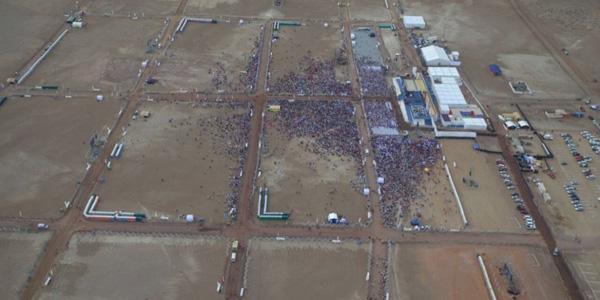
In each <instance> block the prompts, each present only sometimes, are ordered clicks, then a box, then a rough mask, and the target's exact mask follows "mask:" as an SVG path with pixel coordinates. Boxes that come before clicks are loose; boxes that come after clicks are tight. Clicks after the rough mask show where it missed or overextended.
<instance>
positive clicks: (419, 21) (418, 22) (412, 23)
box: [402, 16, 427, 29]
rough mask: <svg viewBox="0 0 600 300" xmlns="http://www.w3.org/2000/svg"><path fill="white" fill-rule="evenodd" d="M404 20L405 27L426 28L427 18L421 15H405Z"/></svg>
mask: <svg viewBox="0 0 600 300" xmlns="http://www.w3.org/2000/svg"><path fill="white" fill-rule="evenodd" d="M402 22H404V28H409V29H410V28H416V29H425V27H426V26H427V24H426V23H425V19H423V17H421V16H404V17H403V18H402Z"/></svg>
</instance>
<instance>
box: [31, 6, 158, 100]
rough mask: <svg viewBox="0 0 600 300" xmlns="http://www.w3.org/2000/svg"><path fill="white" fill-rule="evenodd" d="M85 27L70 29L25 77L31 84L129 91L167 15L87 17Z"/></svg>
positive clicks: (74, 88)
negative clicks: (149, 17)
mask: <svg viewBox="0 0 600 300" xmlns="http://www.w3.org/2000/svg"><path fill="white" fill-rule="evenodd" d="M84 23H85V24H86V27H85V28H73V29H69V33H67V35H66V36H65V37H64V38H63V40H62V41H61V42H60V43H59V44H58V45H57V46H56V48H55V49H54V50H53V51H52V53H51V54H50V55H49V56H48V57H47V58H46V59H45V60H44V61H43V62H42V63H41V64H40V66H39V67H38V68H37V69H36V70H35V72H33V74H32V75H31V77H30V78H29V79H27V81H25V84H26V85H28V86H34V85H58V86H59V88H61V89H64V88H70V89H72V90H85V91H91V89H92V86H93V87H94V88H100V89H102V90H103V92H106V91H112V90H114V89H117V90H119V91H127V90H128V89H130V88H132V87H133V85H134V84H135V82H136V80H137V78H138V72H139V70H140V68H141V67H142V61H144V60H146V59H148V57H150V55H151V54H149V53H146V48H147V47H146V43H147V41H148V40H149V39H152V40H154V39H155V38H156V37H157V36H158V34H160V33H161V31H162V29H163V27H164V26H165V24H164V19H138V20H132V19H128V18H105V17H90V16H88V17H86V18H85V21H84Z"/></svg>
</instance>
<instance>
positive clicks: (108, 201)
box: [95, 102, 250, 224]
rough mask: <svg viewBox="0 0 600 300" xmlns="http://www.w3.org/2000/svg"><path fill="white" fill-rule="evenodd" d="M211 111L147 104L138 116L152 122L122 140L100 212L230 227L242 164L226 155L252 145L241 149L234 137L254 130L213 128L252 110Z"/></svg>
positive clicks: (132, 128)
mask: <svg viewBox="0 0 600 300" xmlns="http://www.w3.org/2000/svg"><path fill="white" fill-rule="evenodd" d="M210 105H211V107H204V106H203V105H202V104H201V105H193V106H192V105H190V104H175V103H166V102H161V103H152V102H146V103H144V104H142V105H141V106H140V107H139V108H138V111H140V112H141V111H148V112H150V114H151V116H150V117H149V118H148V119H138V120H131V122H130V123H129V127H128V128H126V130H127V134H126V135H125V136H124V137H123V139H122V140H121V143H123V144H124V146H123V154H122V155H121V157H120V158H118V159H113V160H112V166H111V167H112V170H105V171H104V174H103V178H104V180H105V183H103V184H99V185H97V186H96V188H95V193H96V194H97V195H98V196H100V201H101V203H100V205H99V209H100V210H103V211H115V210H121V211H130V212H143V213H146V215H147V217H148V218H149V219H150V220H151V221H156V220H159V219H160V217H161V216H166V217H168V218H169V220H177V218H178V217H179V216H180V215H181V214H193V215H194V216H195V217H200V218H204V219H205V222H206V223H207V224H222V223H225V222H226V221H227V220H228V218H226V217H224V215H223V214H224V213H226V212H228V203H229V202H228V201H227V199H228V198H227V195H228V194H235V197H239V195H237V193H236V192H235V191H233V189H232V187H231V186H230V178H231V177H233V176H239V173H240V169H239V168H240V166H239V164H240V163H239V162H238V160H237V158H236V159H234V158H233V157H232V156H231V155H225V154H224V152H225V153H226V152H227V151H230V150H229V149H231V151H232V153H233V151H234V150H233V149H242V148H243V147H245V143H247V141H245V142H241V143H240V142H238V141H237V140H236V139H234V138H233V136H234V135H235V134H234V133H237V132H243V131H246V132H247V131H249V126H250V124H248V127H247V128H242V127H235V125H232V124H230V125H229V126H222V127H221V128H219V129H217V126H220V125H217V124H218V123H211V122H215V118H217V116H220V118H222V119H225V118H226V116H232V115H234V114H235V115H238V114H246V115H249V106H245V108H242V106H244V104H243V103H241V104H240V105H239V108H237V109H229V108H226V107H220V106H219V107H217V106H216V105H215V103H211V104H210ZM246 105H247V104H246ZM198 122H201V123H198ZM248 123H249V122H248ZM209 124H212V125H209ZM115 130H121V129H115ZM220 130H228V133H229V134H224V133H223V132H222V131H220ZM246 137H247V135H246ZM225 143H226V144H227V145H228V146H227V147H225V145H223V144H225ZM157 186H158V187H160V188H159V189H157V188H156V187H157Z"/></svg>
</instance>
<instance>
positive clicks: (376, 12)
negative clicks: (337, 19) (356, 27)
mask: <svg viewBox="0 0 600 300" xmlns="http://www.w3.org/2000/svg"><path fill="white" fill-rule="evenodd" d="M347 2H348V3H349V4H350V5H349V8H350V19H351V20H367V21H391V20H392V14H391V13H390V11H389V10H388V9H387V8H385V2H384V0H375V1H368V0H349V1H347ZM392 3H393V1H391V0H388V5H393V4H392Z"/></svg>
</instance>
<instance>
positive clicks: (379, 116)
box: [364, 101, 398, 133]
mask: <svg viewBox="0 0 600 300" xmlns="http://www.w3.org/2000/svg"><path fill="white" fill-rule="evenodd" d="M364 104H365V112H366V114H367V120H369V128H370V130H371V133H373V128H376V127H384V128H397V127H398V126H397V125H396V117H395V116H394V111H393V110H392V104H391V103H390V102H387V101H365V102H364Z"/></svg>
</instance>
